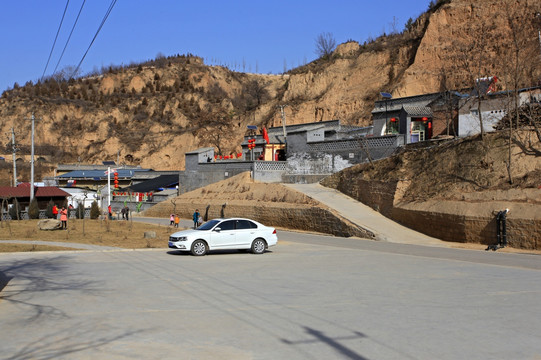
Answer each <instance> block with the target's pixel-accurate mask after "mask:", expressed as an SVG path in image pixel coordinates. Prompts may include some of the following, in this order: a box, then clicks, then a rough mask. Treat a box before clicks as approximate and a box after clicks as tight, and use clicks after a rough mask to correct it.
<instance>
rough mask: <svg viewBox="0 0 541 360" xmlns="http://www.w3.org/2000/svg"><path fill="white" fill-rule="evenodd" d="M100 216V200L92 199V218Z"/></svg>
mask: <svg viewBox="0 0 541 360" xmlns="http://www.w3.org/2000/svg"><path fill="white" fill-rule="evenodd" d="M99 217H100V207H99V206H98V202H97V201H96V200H94V201H92V205H90V218H91V219H97V218H99Z"/></svg>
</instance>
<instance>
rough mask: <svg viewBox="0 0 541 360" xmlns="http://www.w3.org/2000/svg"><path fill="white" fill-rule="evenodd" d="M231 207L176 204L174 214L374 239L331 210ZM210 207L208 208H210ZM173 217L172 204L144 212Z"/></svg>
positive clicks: (285, 206)
mask: <svg viewBox="0 0 541 360" xmlns="http://www.w3.org/2000/svg"><path fill="white" fill-rule="evenodd" d="M246 204H247V202H246V201H243V203H242V204H231V203H228V204H227V205H226V206H225V207H223V206H222V204H220V203H210V204H209V203H193V202H189V203H188V202H182V203H176V207H175V213H177V214H179V216H180V217H181V218H185V219H191V218H192V214H193V212H194V210H195V209H199V212H200V213H201V214H202V215H203V216H205V215H206V218H207V219H212V218H218V217H221V216H222V209H223V212H224V216H225V217H246V218H250V219H254V220H256V221H259V222H261V223H263V224H265V225H268V226H276V227H281V228H287V229H296V230H307V231H316V232H321V233H324V234H331V235H335V236H342V237H349V236H356V237H361V238H368V239H373V238H374V234H373V233H372V232H370V231H369V230H366V229H364V228H362V227H360V226H357V225H355V224H353V223H351V222H349V221H348V220H346V219H344V218H342V217H340V216H339V215H337V214H335V213H333V212H332V211H331V210H330V209H324V208H319V207H313V206H310V207H309V206H298V205H292V204H286V203H283V204H276V203H266V204H261V203H254V204H253V205H252V204H249V205H246ZM207 207H208V208H207ZM171 213H173V205H172V204H160V205H159V206H155V207H152V208H150V209H148V210H147V211H145V212H144V213H143V214H142V215H143V216H150V217H163V218H167V219H168V218H169V215H170V214H171Z"/></svg>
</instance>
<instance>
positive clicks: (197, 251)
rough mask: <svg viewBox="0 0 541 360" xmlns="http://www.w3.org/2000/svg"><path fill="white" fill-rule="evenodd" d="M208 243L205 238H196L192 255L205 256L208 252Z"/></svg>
mask: <svg viewBox="0 0 541 360" xmlns="http://www.w3.org/2000/svg"><path fill="white" fill-rule="evenodd" d="M207 250H208V249H207V244H205V242H204V241H203V240H196V241H194V242H193V244H192V255H195V256H203V255H205V254H206V253H207Z"/></svg>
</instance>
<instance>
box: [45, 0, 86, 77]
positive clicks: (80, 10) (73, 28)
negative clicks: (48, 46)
mask: <svg viewBox="0 0 541 360" xmlns="http://www.w3.org/2000/svg"><path fill="white" fill-rule="evenodd" d="M85 2H86V0H83V3H82V4H81V8H80V9H79V13H78V14H77V18H76V19H75V22H74V23H73V26H72V28H71V32H70V35H69V36H68V40H67V41H66V45H64V49H63V50H62V54H60V59H58V62H57V63H56V66H55V68H54V71H53V74H55V73H56V69H58V65H60V61H61V60H62V57H63V56H64V52H65V51H66V48H67V47H68V43H69V42H70V39H71V35H72V34H73V30H75V25H77V21H78V20H79V16H80V15H81V12H82V11H83V6H85Z"/></svg>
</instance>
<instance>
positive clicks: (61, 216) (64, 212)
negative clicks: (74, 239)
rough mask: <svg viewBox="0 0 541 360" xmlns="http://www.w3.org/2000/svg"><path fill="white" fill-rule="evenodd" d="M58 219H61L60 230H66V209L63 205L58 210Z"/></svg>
mask: <svg viewBox="0 0 541 360" xmlns="http://www.w3.org/2000/svg"><path fill="white" fill-rule="evenodd" d="M60 221H62V230H68V210H66V208H65V207H63V206H62V210H60Z"/></svg>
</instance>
